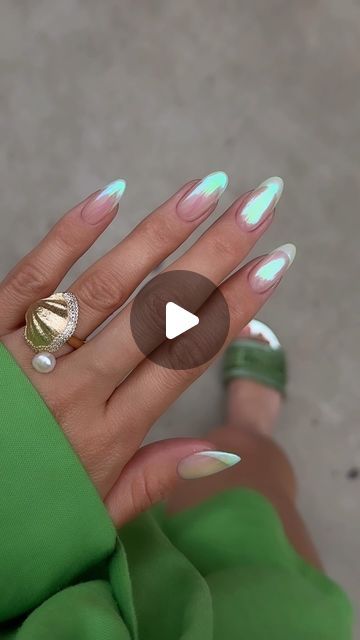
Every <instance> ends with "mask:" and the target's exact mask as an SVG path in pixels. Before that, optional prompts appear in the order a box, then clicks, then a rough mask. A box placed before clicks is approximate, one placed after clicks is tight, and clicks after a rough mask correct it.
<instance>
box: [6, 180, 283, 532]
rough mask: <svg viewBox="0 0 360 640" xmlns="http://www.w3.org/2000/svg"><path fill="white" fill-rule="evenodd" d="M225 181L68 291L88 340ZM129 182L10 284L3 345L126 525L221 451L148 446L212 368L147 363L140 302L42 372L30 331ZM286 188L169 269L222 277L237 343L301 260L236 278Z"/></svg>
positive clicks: (54, 238) (229, 218) (241, 207)
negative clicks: (31, 309)
mask: <svg viewBox="0 0 360 640" xmlns="http://www.w3.org/2000/svg"><path fill="white" fill-rule="evenodd" d="M226 182H227V179H226V176H225V174H223V173H221V172H219V173H216V174H212V175H211V176H208V177H207V178H205V179H204V180H203V181H192V182H190V183H188V184H186V185H185V186H183V187H182V188H181V189H180V190H179V191H178V192H177V193H175V195H173V196H172V197H171V198H170V199H169V200H167V201H166V202H165V203H164V204H162V205H161V206H160V207H159V208H158V209H156V210H155V211H154V212H153V213H152V214H150V215H149V216H148V217H147V218H145V220H143V221H142V222H141V223H140V224H139V225H138V226H137V227H136V228H135V229H134V230H133V231H132V232H131V233H130V235H128V236H127V237H126V238H125V239H124V240H122V241H121V242H120V243H119V244H118V245H117V246H115V247H114V248H113V249H112V250H111V251H110V252H109V253H108V254H106V255H105V256H103V257H102V258H101V259H100V260H98V261H97V262H96V263H95V264H93V265H92V266H91V267H90V268H89V269H87V270H86V271H85V272H84V273H83V274H82V275H81V276H80V277H79V278H78V279H77V280H76V281H75V282H74V283H73V284H72V285H71V287H69V289H68V290H69V291H72V292H73V293H74V294H75V295H76V296H77V298H78V301H79V307H80V314H79V322H78V326H77V330H76V335H77V337H79V338H81V339H86V338H87V337H88V336H89V335H90V334H92V333H93V332H94V330H95V329H97V328H98V327H99V325H101V324H102V323H103V322H104V321H105V320H107V318H109V316H110V315H111V314H113V313H114V312H115V311H116V310H117V309H119V308H120V307H121V306H123V305H124V304H125V303H126V301H127V300H128V298H129V297H130V296H131V294H132V292H133V291H134V290H135V289H136V287H137V286H138V285H139V284H140V283H141V282H142V281H143V279H144V278H145V277H146V276H147V275H148V274H149V273H151V271H152V270H153V269H154V268H155V267H156V266H157V265H158V264H159V263H161V262H162V261H163V260H164V259H165V258H166V257H167V256H169V255H170V254H172V253H173V252H174V251H175V249H177V248H178V247H179V245H181V244H182V243H183V242H184V241H185V240H186V239H187V238H188V237H189V236H190V235H191V233H192V232H193V231H194V230H195V229H196V228H197V227H198V226H199V224H200V223H201V222H203V221H204V220H205V219H206V218H207V217H208V216H209V215H210V214H211V213H212V211H213V210H214V209H215V207H216V205H217V202H218V200H219V197H220V195H221V193H222V191H223V190H224V188H225V186H226ZM124 189H125V183H124V182H123V181H116V182H115V183H112V184H111V185H109V186H108V187H107V188H106V189H104V190H103V191H101V192H96V193H95V194H92V195H91V196H90V197H89V198H87V199H86V200H84V201H83V202H82V203H80V204H79V205H77V206H76V207H75V208H74V209H72V210H70V211H69V212H68V213H67V214H66V215H65V216H64V217H63V218H62V219H60V221H59V222H58V223H57V224H56V225H55V226H54V227H53V229H52V230H51V231H50V232H49V233H48V235H47V236H46V237H45V238H44V239H43V240H42V241H41V242H40V244H39V245H38V246H37V247H36V248H35V249H34V250H33V251H32V252H31V253H30V254H29V255H27V256H26V257H25V258H23V260H21V261H20V263H19V264H18V265H16V266H15V268H14V269H13V270H12V271H11V272H10V273H9V274H8V275H7V277H6V278H5V280H4V281H3V282H2V283H1V284H0V309H1V317H0V336H1V340H2V341H3V342H4V344H5V345H6V347H7V348H8V349H9V351H10V352H12V354H13V355H14V357H15V359H16V360H17V362H18V363H19V364H20V366H21V367H22V369H23V370H24V371H25V373H26V375H27V376H28V377H29V378H30V380H31V381H32V383H33V385H34V386H35V387H36V388H37V390H38V391H39V393H40V394H41V396H42V397H43V399H44V401H45V402H46V403H47V405H48V406H49V408H50V410H51V411H52V413H53V414H54V416H55V418H56V419H57V421H58V423H59V424H60V426H61V427H62V429H63V431H64V432H65V434H66V436H67V438H68V439H69V441H70V442H71V444H72V446H73V448H74V449H75V451H76V452H77V454H78V456H79V458H80V459H81V461H82V463H83V465H84V467H85V468H86V469H87V472H88V474H89V476H90V477H91V479H92V481H93V483H94V484H95V486H96V487H97V489H98V492H99V494H100V495H101V497H102V499H103V500H104V502H105V504H106V505H107V508H108V510H109V513H110V515H111V517H112V518H113V520H114V521H115V523H116V524H117V525H118V526H120V525H122V524H123V523H125V522H126V521H127V520H130V519H132V518H133V517H135V516H136V515H137V514H138V513H139V512H140V511H142V510H144V509H147V508H148V507H149V506H150V505H151V504H152V503H154V502H156V501H158V500H160V499H163V498H164V497H165V496H166V494H168V493H169V492H170V490H171V489H172V488H173V487H174V485H175V483H176V481H177V478H178V476H179V472H181V468H182V465H183V464H184V462H183V461H184V459H185V458H186V459H187V461H189V460H190V461H193V460H194V459H193V458H189V456H191V455H192V454H194V453H197V452H201V451H206V450H211V449H214V448H215V447H214V446H213V445H212V444H211V443H209V442H207V441H205V440H199V439H190V438H177V439H172V440H165V441H162V442H156V443H153V444H150V445H147V446H143V447H142V448H140V446H141V444H142V441H143V439H144V437H145V436H146V434H147V432H148V431H149V429H150V428H151V426H152V424H153V423H154V421H155V420H156V419H157V418H158V417H159V416H160V415H161V414H162V413H163V412H164V411H165V410H166V409H167V408H168V407H169V406H170V405H171V403H172V402H173V401H174V400H175V399H176V398H177V397H178V396H179V395H180V394H181V393H182V392H183V391H184V390H185V389H186V388H187V387H188V386H189V385H190V384H191V383H192V382H193V381H194V380H195V379H196V378H197V377H198V376H200V375H201V374H202V373H203V372H204V371H205V370H206V368H207V367H208V366H209V364H210V363H209V362H208V363H206V364H204V365H201V366H199V367H197V368H194V369H190V370H186V371H184V370H183V371H175V370H174V371H173V370H169V369H165V368H161V367H159V366H157V365H156V364H154V363H153V362H152V361H150V360H149V359H146V358H145V357H144V355H143V354H142V353H141V352H140V350H139V349H138V347H137V346H136V343H135V341H134V339H133V337H132V333H131V329H130V323H129V316H130V310H131V304H132V303H131V302H130V303H127V304H126V305H125V306H124V307H123V309H122V311H121V312H120V313H118V315H116V316H115V317H114V318H113V319H111V321H110V322H108V323H107V324H106V326H105V327H104V328H103V329H102V330H101V331H100V332H97V334H96V335H95V336H94V337H93V338H92V339H90V340H88V341H87V342H86V344H85V345H84V346H82V347H81V348H80V349H78V350H76V351H73V350H71V348H70V347H69V346H67V345H66V346H65V347H63V348H62V350H61V351H59V352H58V353H57V354H56V356H57V365H56V368H55V369H54V371H52V372H51V373H49V374H48V375H44V374H41V373H38V372H37V371H35V370H34V369H33V367H32V365H31V361H32V358H33V355H34V353H33V352H32V350H31V349H30V347H29V346H28V345H27V344H26V343H25V340H24V336H23V327H24V316H25V312H26V310H27V308H28V306H29V305H30V304H31V303H32V302H34V301H35V300H38V299H41V298H44V297H46V296H48V295H51V294H52V293H53V292H54V291H55V290H56V288H57V287H58V286H59V283H60V282H61V281H62V279H63V277H64V276H65V275H66V273H67V271H68V270H69V269H70V267H71V266H72V265H73V264H74V262H75V261H76V260H78V258H80V256H82V255H83V254H84V253H85V252H86V251H87V249H88V248H89V247H90V246H91V245H92V244H93V243H94V242H95V240H96V238H97V237H98V236H99V235H100V234H101V233H102V232H103V231H104V230H105V229H106V228H107V227H108V225H109V224H110V223H111V222H112V220H113V219H114V218H115V216H116V214H117V210H118V205H119V201H120V197H121V196H122V194H123V191H124ZM281 191H282V181H281V180H280V179H279V178H273V179H270V180H268V181H265V183H263V184H262V185H260V187H258V188H257V189H256V190H255V191H252V192H249V193H247V194H245V195H244V196H242V197H241V198H239V199H237V200H235V202H234V203H233V204H232V205H231V206H230V208H229V209H228V210H227V211H226V212H225V213H224V214H223V215H222V216H221V217H220V218H219V219H218V220H216V222H215V223H214V224H213V225H212V226H211V227H210V228H209V229H208V230H207V231H205V233H204V234H203V235H202V236H201V237H200V239H199V240H198V241H197V242H195V244H193V246H192V247H191V248H190V249H188V251H186V253H185V254H184V255H183V256H182V257H180V258H179V259H177V260H176V261H175V262H173V264H172V265H171V266H170V267H169V269H170V270H173V269H185V270H190V271H195V272H197V273H200V274H202V275H204V276H206V277H207V278H209V279H210V280H211V281H212V282H213V283H215V284H216V285H219V284H220V283H222V284H221V286H220V290H221V292H222V294H223V295H224V297H225V299H226V301H227V304H228V307H229V312H230V330H229V334H228V338H227V343H228V342H229V341H230V340H231V338H232V337H233V336H234V335H237V334H238V333H239V331H240V330H241V328H243V327H244V326H245V325H246V324H247V323H248V322H249V321H250V319H251V318H253V316H254V315H255V314H256V313H257V312H258V310H259V309H260V307H261V306H262V305H263V304H264V302H265V301H266V300H267V299H268V298H269V296H270V295H271V294H272V293H273V291H274V289H275V288H276V285H277V284H278V283H279V281H280V280H281V277H282V275H283V274H284V272H285V271H286V269H287V268H288V267H289V266H290V264H291V262H292V259H293V257H294V248H293V245H284V247H282V248H280V249H277V250H276V251H275V252H273V253H272V254H270V255H269V256H265V257H262V258H257V259H256V260H253V261H251V262H250V263H248V264H246V265H245V266H243V267H242V268H241V269H239V270H238V271H237V272H235V273H234V274H233V275H231V276H230V277H228V275H229V273H231V272H232V271H234V269H235V268H237V267H238V265H239V263H240V262H241V261H242V260H243V259H244V258H245V257H246V255H247V254H248V253H249V251H250V250H251V249H252V247H253V246H254V244H255V242H256V241H257V240H258V239H259V237H260V236H261V235H262V234H263V233H264V232H265V231H266V229H267V227H268V226H269V224H270V223H271V221H272V218H273V214H274V207H275V205H276V203H277V201H278V199H279V197H280V195H281ZM225 278H227V280H225V281H224V279H225ZM114 347H116V348H114ZM119 354H121V357H119ZM196 459H197V460H199V457H198V456H197V458H196ZM180 461H182V462H181V463H180ZM179 463H180V464H179ZM188 468H189V467H188Z"/></svg>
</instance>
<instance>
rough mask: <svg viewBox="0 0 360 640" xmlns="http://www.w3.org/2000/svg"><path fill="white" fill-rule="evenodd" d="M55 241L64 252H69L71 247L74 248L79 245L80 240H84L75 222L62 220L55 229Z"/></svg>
mask: <svg viewBox="0 0 360 640" xmlns="http://www.w3.org/2000/svg"><path fill="white" fill-rule="evenodd" d="M53 237H54V243H55V244H56V246H57V247H58V248H59V249H60V251H62V252H64V253H68V252H69V249H70V250H71V249H74V248H75V247H77V246H78V245H79V241H80V242H81V241H82V242H83V240H82V238H81V236H80V237H79V233H78V232H77V229H76V227H75V226H74V225H73V224H69V221H68V220H66V218H65V219H64V220H62V221H61V222H60V223H59V224H58V225H57V227H56V228H55V229H54V236H53Z"/></svg>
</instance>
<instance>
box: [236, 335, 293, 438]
mask: <svg viewBox="0 0 360 640" xmlns="http://www.w3.org/2000/svg"><path fill="white" fill-rule="evenodd" d="M248 336H249V330H248V329H247V328H245V329H244V330H243V331H242V332H241V334H240V337H248ZM252 338H253V339H254V340H259V341H262V342H267V340H266V339H265V337H264V336H262V335H258V336H256V337H254V336H252ZM282 402H283V396H282V395H281V393H279V392H278V391H277V390H276V389H272V388H271V387H268V386H265V385H263V384H261V383H259V382H256V381H255V380H250V379H249V380H246V379H244V378H239V379H237V380H236V379H235V380H231V382H229V384H228V386H227V403H226V424H227V426H234V427H237V428H240V429H241V428H242V429H246V430H249V429H251V430H255V431H257V432H258V433H262V434H263V435H267V436H271V435H272V434H273V431H274V427H275V424H276V422H277V419H278V416H279V413H280V409H281V405H282Z"/></svg>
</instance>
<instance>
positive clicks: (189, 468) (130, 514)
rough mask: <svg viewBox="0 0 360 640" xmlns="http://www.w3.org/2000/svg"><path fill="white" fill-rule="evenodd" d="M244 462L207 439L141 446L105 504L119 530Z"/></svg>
mask: <svg viewBox="0 0 360 640" xmlns="http://www.w3.org/2000/svg"><path fill="white" fill-rule="evenodd" d="M239 461H240V457H239V456H238V455H236V454H235V453H228V452H225V451H217V450H216V447H215V446H214V445H213V444H211V443H210V442H208V441H206V440H194V439H192V438H172V439H169V440H161V441H159V442H153V443H151V444H148V445H145V446H144V447H141V448H140V449H139V450H138V451H137V452H136V454H135V455H134V456H133V457H132V458H131V460H130V461H129V462H128V463H127V465H126V466H125V467H124V468H123V470H122V472H121V474H120V476H119V478H118V479H117V481H116V482H115V484H114V486H113V487H112V489H111V490H110V491H109V493H108V495H107V496H106V498H105V500H104V502H105V506H106V507H107V510H108V512H109V514H110V517H111V518H112V520H113V521H114V523H115V525H116V526H117V527H120V526H122V525H123V524H125V523H126V522H128V521H129V520H132V519H133V518H135V517H136V516H137V515H139V514H140V513H141V512H142V511H145V510H146V509H148V508H149V507H151V506H152V505H153V504H155V503H156V502H159V501H160V500H163V499H164V498H165V497H166V496H167V495H169V494H170V492H171V491H172V489H174V488H175V486H176V484H177V482H178V481H179V479H180V478H183V479H185V480H191V479H194V478H202V477H204V476H208V475H212V474H214V473H218V472H219V471H223V470H224V469H227V468H228V467H231V466H233V465H234V464H236V463H237V462H239Z"/></svg>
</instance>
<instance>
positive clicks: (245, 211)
mask: <svg viewBox="0 0 360 640" xmlns="http://www.w3.org/2000/svg"><path fill="white" fill-rule="evenodd" d="M283 189H284V181H283V180H282V179H281V178H279V177H277V176H275V177H273V178H268V179H267V180H264V182H262V183H261V184H260V185H259V186H258V187H257V188H256V189H254V191H253V192H252V193H251V194H250V195H249V198H248V199H247V200H246V202H245V203H244V204H243V205H242V206H241V208H240V209H239V211H238V212H237V214H236V220H237V222H238V224H239V225H240V227H241V228H242V229H244V230H245V231H253V229H256V228H257V227H258V226H260V225H261V223H262V222H264V220H265V219H266V218H267V217H268V216H269V215H270V214H271V213H272V211H273V210H274V208H275V207H276V205H277V203H278V202H279V200H280V197H281V194H282V192H283Z"/></svg>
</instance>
